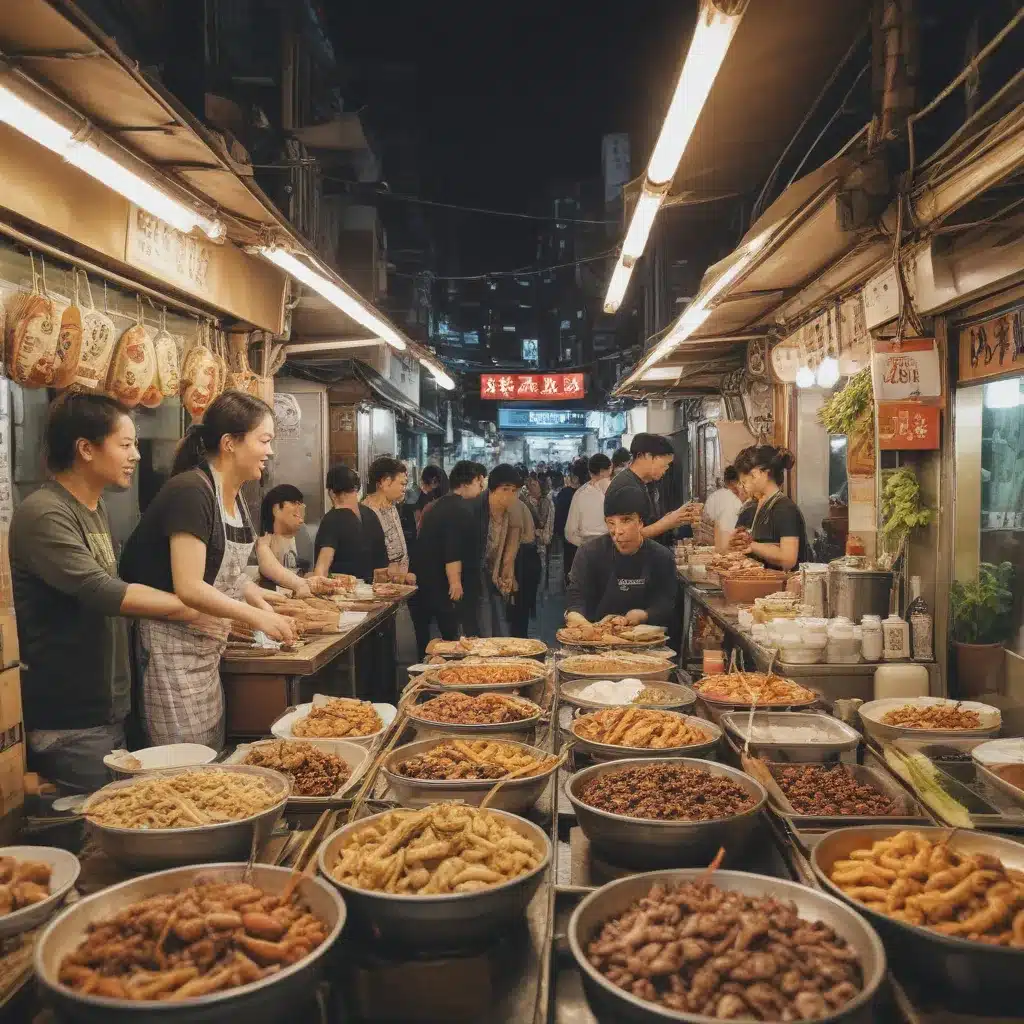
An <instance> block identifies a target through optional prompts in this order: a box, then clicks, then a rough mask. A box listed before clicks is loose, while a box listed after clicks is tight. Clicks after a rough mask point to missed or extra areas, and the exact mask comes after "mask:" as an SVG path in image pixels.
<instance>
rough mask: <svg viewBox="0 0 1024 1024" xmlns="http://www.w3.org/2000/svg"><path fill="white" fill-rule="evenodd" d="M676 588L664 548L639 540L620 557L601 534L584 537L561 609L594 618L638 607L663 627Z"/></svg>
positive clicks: (671, 557) (670, 557)
mask: <svg viewBox="0 0 1024 1024" xmlns="http://www.w3.org/2000/svg"><path fill="white" fill-rule="evenodd" d="M620 475H621V474H620ZM677 586H678V582H677V577H676V562H675V556H674V555H673V554H672V552H671V551H669V550H668V549H667V548H665V547H663V546H662V545H661V544H656V543H654V542H653V541H650V540H645V541H644V542H643V544H641V545H640V548H639V550H638V551H636V552H635V553H634V554H632V555H623V554H621V553H620V552H619V550H618V548H616V547H615V544H614V542H613V541H612V539H611V537H609V536H607V534H606V535H605V536H603V537H594V538H593V539H592V540H588V541H587V542H586V543H585V544H583V545H582V546H581V547H580V549H579V550H578V551H577V552H576V558H575V559H574V560H573V563H572V572H571V573H570V574H569V588H568V594H567V597H566V609H567V610H568V611H571V612H579V613H580V614H581V615H582V616H583V617H584V618H586V619H588V620H589V621H591V622H596V621H598V620H599V619H601V618H603V617H604V616H605V615H625V614H626V612H628V611H632V610H633V609H634V608H642V609H643V610H644V611H646V612H647V621H648V622H650V623H651V624H653V625H658V626H668V625H669V624H670V623H671V621H672V615H673V612H674V609H675V600H676V589H677Z"/></svg>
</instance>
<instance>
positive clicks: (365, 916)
mask: <svg viewBox="0 0 1024 1024" xmlns="http://www.w3.org/2000/svg"><path fill="white" fill-rule="evenodd" d="M392 813H393V812H392V811H384V812H383V813H382V814H375V815H373V816H371V817H369V818H361V819H360V820H359V821H354V822H350V823H349V824H348V825H345V826H344V827H343V828H340V829H338V831H337V832H334V833H333V834H332V835H330V836H328V837H327V839H326V840H325V841H324V843H323V845H322V846H321V847H320V853H319V855H318V864H319V867H320V873H321V874H322V875H323V876H324V878H326V879H327V880H328V881H329V882H330V883H331V884H332V885H334V886H336V887H337V888H338V889H340V890H341V892H342V894H343V895H344V897H345V906H346V907H347V908H348V910H349V913H350V914H351V916H352V921H353V924H355V925H358V926H359V927H360V928H362V929H363V930H365V931H366V932H367V933H373V934H375V935H378V936H379V937H380V938H381V939H382V940H384V941H385V942H390V943H394V944H396V945H399V946H402V947H406V948H411V949H416V950H419V951H422V950H423V949H439V948H440V949H463V948H466V947H472V946H473V945H474V944H475V943H477V942H478V941H480V940H483V939H491V938H493V936H494V935H496V934H498V933H499V932H500V930H501V928H503V927H505V926H507V925H510V924H512V923H513V922H515V921H516V920H517V919H518V918H520V917H522V916H523V914H525V913H526V908H527V907H528V906H529V904H530V901H531V900H532V899H533V897H534V895H536V892H537V890H538V889H539V888H540V884H541V882H542V880H543V878H544V873H545V872H546V871H547V870H548V867H549V865H550V863H551V842H550V840H549V839H548V837H547V835H546V834H545V832H544V830H543V829H542V828H540V826H538V825H535V824H533V822H531V821H527V820H526V819H525V818H519V817H516V815H514V814H508V813H507V812H505V811H491V812H490V813H492V814H494V815H496V816H497V817H499V818H501V819H503V820H504V822H505V824H507V825H509V826H510V827H512V828H514V829H515V830H516V831H517V832H518V833H519V834H520V835H522V836H525V837H526V838H527V839H528V840H530V842H532V843H533V844H534V845H535V846H536V847H537V849H538V850H539V851H541V852H542V853H543V859H542V860H541V862H540V864H538V865H537V867H535V868H534V869H533V870H532V871H529V872H527V873H526V874H525V875H520V876H519V877H518V878H514V879H512V881H510V882H504V883H502V884H501V885H495V886H491V887H490V888H489V889H478V890H477V891H476V892H464V893H452V894H440V895H436V896H419V895H400V894H397V893H384V892H371V891H369V890H368V889H357V888H355V887H354V886H351V885H348V884H346V883H344V882H339V881H337V879H335V878H334V876H333V875H332V873H331V868H332V867H333V866H334V864H335V862H336V861H337V859H338V855H339V853H340V851H341V850H342V849H343V848H344V847H345V845H346V844H347V843H348V842H349V841H350V840H351V838H352V836H353V834H354V833H356V832H359V831H361V830H362V829H364V828H367V827H369V826H372V825H373V824H374V823H375V822H376V821H377V820H378V819H379V818H382V817H384V815H386V814H392Z"/></svg>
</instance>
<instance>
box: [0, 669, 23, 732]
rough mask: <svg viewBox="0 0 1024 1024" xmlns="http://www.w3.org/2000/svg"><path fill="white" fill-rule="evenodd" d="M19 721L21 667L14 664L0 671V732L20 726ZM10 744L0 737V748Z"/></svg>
mask: <svg viewBox="0 0 1024 1024" xmlns="http://www.w3.org/2000/svg"><path fill="white" fill-rule="evenodd" d="M21 721H22V713H21V669H20V668H18V667H17V666H15V667H14V668H9V669H6V670H5V671H3V672H0V734H3V733H6V732H8V731H10V730H11V729H13V728H14V727H16V726H17V727H18V728H20V727H21ZM10 745H11V744H10V743H4V742H3V741H2V737H0V750H5V749H6V748H7V747H9V746H10Z"/></svg>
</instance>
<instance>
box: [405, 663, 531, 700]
mask: <svg viewBox="0 0 1024 1024" xmlns="http://www.w3.org/2000/svg"><path fill="white" fill-rule="evenodd" d="M500 660H501V659H490V661H492V662H493V661H500ZM512 660H514V661H516V662H517V663H519V664H525V665H526V667H527V668H530V669H531V671H532V673H533V674H532V675H530V676H529V677H528V678H526V679H522V680H519V681H518V682H515V683H446V682H443V681H442V680H441V679H440V678H439V674H440V673H441V672H443V671H444V670H445V669H449V668H457V667H458V668H471V667H472V666H469V665H466V664H465V663H462V662H456V663H454V664H451V665H437V666H434V665H432V666H431V667H430V668H428V669H427V670H426V671H425V672H423V673H421V674H420V681H421V682H422V684H423V685H424V686H425V687H426V688H427V689H429V690H440V691H442V692H445V691H448V692H452V691H454V692H456V693H511V692H512V691H514V690H522V689H525V688H527V687H531V686H537V685H538V684H539V683H543V682H544V680H545V678H546V677H547V671H548V670H547V666H546V665H545V664H544V663H543V662H538V661H532V660H531V659H529V658H515V659H512ZM479 667H480V668H481V669H487V668H490V667H491V664H490V663H488V664H484V665H480V666H479Z"/></svg>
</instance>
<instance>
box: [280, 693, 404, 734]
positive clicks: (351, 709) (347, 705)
mask: <svg viewBox="0 0 1024 1024" xmlns="http://www.w3.org/2000/svg"><path fill="white" fill-rule="evenodd" d="M383 728H384V722H383V721H382V720H381V717H380V715H378V714H377V709H376V708H375V707H374V706H373V704H371V703H370V702H369V701H367V700H354V699H353V698H351V697H332V698H331V700H329V701H328V702H327V703H326V704H314V705H313V706H312V707H311V708H310V709H309V714H308V715H306V716H305V717H304V718H300V719H298V720H297V721H296V722H295V723H294V724H293V725H292V735H294V736H308V737H309V738H310V739H332V738H333V739H340V738H342V737H345V736H371V735H373V733H375V732H380V730H381V729H383Z"/></svg>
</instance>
